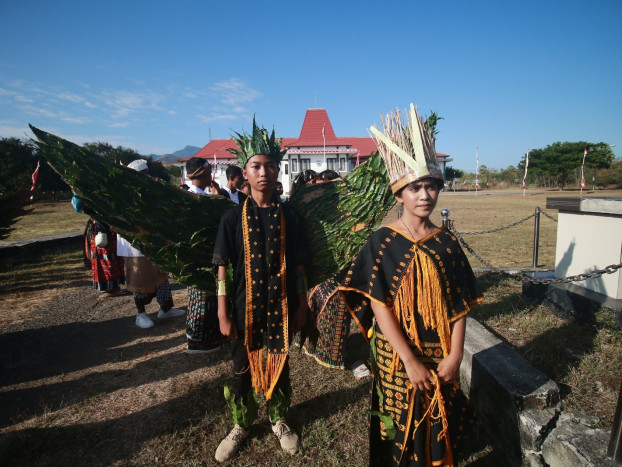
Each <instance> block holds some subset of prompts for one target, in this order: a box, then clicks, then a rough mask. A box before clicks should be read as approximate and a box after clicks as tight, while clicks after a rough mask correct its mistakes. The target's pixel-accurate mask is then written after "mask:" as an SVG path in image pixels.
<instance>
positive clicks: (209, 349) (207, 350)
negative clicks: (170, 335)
mask: <svg viewBox="0 0 622 467" xmlns="http://www.w3.org/2000/svg"><path fill="white" fill-rule="evenodd" d="M221 347H222V345H220V344H218V345H215V346H209V347H206V348H204V349H186V353H187V354H195V353H215V352H218V351H219V350H220V349H221Z"/></svg>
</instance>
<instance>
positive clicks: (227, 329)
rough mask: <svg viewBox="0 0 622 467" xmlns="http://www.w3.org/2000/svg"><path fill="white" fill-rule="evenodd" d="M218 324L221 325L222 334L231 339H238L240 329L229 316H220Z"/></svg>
mask: <svg viewBox="0 0 622 467" xmlns="http://www.w3.org/2000/svg"><path fill="white" fill-rule="evenodd" d="M218 322H219V324H220V333H221V334H222V335H223V336H225V337H228V338H229V339H237V338H238V328H237V327H236V325H235V323H234V322H233V320H232V319H231V317H230V316H229V315H228V314H222V315H221V314H220V313H219V314H218Z"/></svg>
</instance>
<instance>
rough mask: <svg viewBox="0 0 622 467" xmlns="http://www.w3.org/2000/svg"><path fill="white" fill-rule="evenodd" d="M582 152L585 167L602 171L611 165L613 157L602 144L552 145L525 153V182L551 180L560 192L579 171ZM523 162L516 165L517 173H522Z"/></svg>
mask: <svg viewBox="0 0 622 467" xmlns="http://www.w3.org/2000/svg"><path fill="white" fill-rule="evenodd" d="M586 148H587V150H588V155H587V157H586V158H585V167H587V168H593V169H602V168H607V167H609V166H610V165H611V162H612V161H613V158H614V154H613V151H612V150H611V147H610V146H609V145H608V144H606V143H587V142H585V141H578V142H575V143H572V142H567V141H566V142H563V143H561V142H556V143H553V144H551V145H549V146H547V147H546V148H544V149H534V150H532V151H531V152H530V153H529V170H528V178H529V179H533V178H534V177H543V178H547V177H553V178H554V179H555V180H556V183H557V186H558V187H559V189H560V190H563V189H564V187H565V186H566V184H567V183H568V178H569V176H570V174H571V173H573V171H574V170H576V169H580V168H581V164H582V162H583V154H584V150H585V149H586ZM525 159H526V155H525V156H523V159H522V160H521V162H520V163H519V164H518V168H519V170H525Z"/></svg>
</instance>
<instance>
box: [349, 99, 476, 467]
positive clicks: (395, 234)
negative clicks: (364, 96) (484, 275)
mask: <svg viewBox="0 0 622 467" xmlns="http://www.w3.org/2000/svg"><path fill="white" fill-rule="evenodd" d="M383 127H384V133H381V132H380V131H379V130H377V129H376V128H374V127H372V128H371V131H372V132H373V133H374V135H375V137H376V141H377V144H378V149H379V151H380V154H381V155H382V157H383V160H384V161H385V165H386V167H387V171H388V173H389V179H390V184H391V189H392V191H393V193H394V195H395V197H396V199H397V201H398V202H399V203H400V204H402V205H403V215H402V217H401V218H400V219H398V220H397V221H394V222H392V223H391V224H389V225H387V226H385V227H382V228H380V229H379V230H377V231H376V232H375V233H374V234H373V235H372V236H371V237H370V239H369V241H368V242H367V244H366V245H365V246H364V247H363V248H362V250H361V251H360V253H359V254H358V256H357V258H356V259H355V260H354V262H353V263H352V265H351V267H350V270H349V271H348V273H347V275H346V278H345V279H344V281H343V284H342V286H341V287H340V291H341V293H342V294H343V295H344V299H345V300H346V304H347V306H348V309H349V310H350V311H351V313H352V315H353V317H354V319H355V320H356V322H357V323H358V324H359V326H360V327H361V329H362V330H363V332H364V333H365V335H366V336H368V337H369V338H370V345H371V350H372V364H373V373H374V379H373V390H372V409H371V419H370V464H371V465H390V464H393V465H399V466H404V465H408V466H430V465H435V466H436V465H443V466H445V465H453V462H454V460H453V454H454V451H455V449H456V448H457V447H458V446H459V444H460V442H461V440H462V438H463V437H464V434H465V433H466V432H467V428H468V426H469V425H471V424H472V423H473V419H474V414H473V412H472V410H470V406H469V404H468V401H467V400H466V398H465V396H464V394H463V393H462V392H461V390H460V386H459V381H458V380H459V369H460V362H461V360H462V354H463V347H464V333H465V324H466V314H467V313H468V312H469V311H470V310H471V309H472V308H473V307H474V306H476V305H477V304H479V303H480V302H481V301H482V296H481V294H480V292H479V290H478V287H477V284H476V279H475V277H474V275H473V272H472V270H471V267H470V266H469V263H468V261H467V259H466V257H465V255H464V253H463V251H462V249H461V248H460V246H459V243H458V241H457V239H456V237H455V236H454V235H452V234H451V232H449V231H448V230H447V229H446V228H445V227H441V228H439V227H438V226H436V225H434V223H433V222H432V221H431V220H430V215H431V214H432V211H433V210H434V208H435V206H436V202H437V199H438V194H439V191H440V189H441V188H442V186H443V177H442V174H441V172H440V170H439V167H438V165H437V163H436V154H435V150H434V141H433V136H432V134H431V132H430V131H428V130H427V129H426V127H425V124H424V123H423V121H422V120H421V119H420V118H419V116H418V115H417V112H416V110H415V109H414V107H413V106H412V105H411V110H410V112H409V113H407V112H404V113H400V112H399V111H398V112H395V113H393V114H392V115H389V116H387V117H386V118H385V120H384V122H383Z"/></svg>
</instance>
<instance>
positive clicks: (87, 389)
mask: <svg viewBox="0 0 622 467" xmlns="http://www.w3.org/2000/svg"><path fill="white" fill-rule="evenodd" d="M77 263H79V262H77ZM58 267H59V268H60V267H65V268H66V265H59V266H58ZM75 268H76V273H75V274H74V276H73V278H72V279H71V280H69V281H67V282H65V283H62V284H58V283H57V284H54V285H53V286H50V284H49V278H47V277H40V278H36V277H35V278H31V279H30V280H28V281H26V280H24V281H23V282H22V281H20V280H17V281H14V282H16V285H13V284H11V287H10V288H11V290H10V292H9V293H6V290H5V291H4V292H3V293H2V294H0V300H2V302H3V303H0V310H1V313H0V352H1V354H2V359H0V465H28V466H31V465H63V464H69V465H76V464H79V465H145V464H146V465H154V464H159V465H212V464H213V463H214V461H213V453H214V451H215V449H216V446H217V445H218V442H219V441H220V439H221V438H222V437H223V436H224V435H225V434H226V433H227V432H228V430H229V429H230V428H231V427H230V420H229V418H228V417H227V416H226V414H227V413H228V409H227V407H226V403H225V400H224V397H223V392H222V391H223V389H222V388H223V385H224V384H226V382H227V381H228V379H229V374H230V371H231V370H230V359H229V348H228V346H226V345H225V347H224V348H223V349H222V350H221V351H219V352H218V353H215V354H210V355H204V354H199V355H188V354H186V353H185V352H184V350H185V348H186V337H185V331H186V322H185V317H183V316H182V317H176V318H170V319H166V320H157V319H156V318H155V315H156V314H157V310H158V308H159V306H158V305H157V303H156V301H155V300H154V301H153V302H152V303H151V304H150V305H148V307H147V312H148V313H149V314H150V316H151V317H152V318H153V319H154V321H156V325H155V327H153V328H151V329H141V328H138V327H137V326H135V324H134V320H135V313H136V309H135V306H134V301H133V297H132V295H131V294H130V293H129V292H126V291H124V293H123V294H122V295H120V296H118V297H114V298H107V299H101V298H100V293H99V292H97V291H95V290H94V289H92V285H91V282H90V280H89V274H88V272H87V271H86V270H85V269H83V267H82V265H81V264H78V265H76V266H75ZM52 269H53V268H52ZM78 269H79V270H78ZM50 274H52V275H53V274H54V272H53V271H52V272H51V273H50ZM172 289H173V299H174V303H175V306H176V307H178V308H184V309H187V291H186V287H185V286H183V285H181V284H176V283H174V282H172ZM35 297H37V298H35ZM20 303H22V304H24V303H25V304H26V306H19V304H20ZM357 338H358V339H357ZM351 343H353V344H355V345H351V354H350V358H351V359H358V358H362V359H365V358H366V357H367V354H368V347H367V345H366V343H365V342H364V340H363V339H362V336H360V333H358V336H355V338H354V340H351ZM291 359H292V360H291V377H292V385H293V386H294V387H295V388H302V389H300V390H297V391H294V395H293V400H292V410H291V413H292V417H293V418H294V419H295V420H296V421H295V422H294V423H293V425H294V427H295V428H296V429H298V430H301V431H305V436H306V440H307V446H306V450H305V454H304V455H303V456H302V457H300V458H298V459H297V462H298V463H299V465H315V462H316V460H317V456H318V455H319V456H320V458H321V456H322V455H326V454H325V451H326V448H325V446H324V447H322V446H314V445H313V444H312V442H313V441H312V440H315V439H318V437H319V436H324V434H323V431H322V430H325V429H326V423H330V424H331V426H332V427H333V428H332V429H335V430H339V429H340V428H339V426H340V425H341V423H348V424H354V425H357V426H360V427H361V428H362V429H361V430H360V432H359V430H357V432H356V433H353V434H352V435H351V436H354V437H355V442H353V443H348V444H347V445H346V446H345V447H338V450H339V451H340V452H341V454H342V455H344V456H346V457H345V458H344V459H345V464H342V465H346V464H348V465H357V464H360V462H363V459H365V456H366V453H365V452H361V449H360V446H361V445H362V446H365V445H366V429H365V428H366V421H365V419H366V416H365V412H366V409H367V400H368V398H367V392H368V390H369V386H368V380H367V381H365V380H362V381H357V380H356V379H355V378H354V377H353V376H352V373H351V372H345V371H339V370H332V369H328V368H324V367H322V366H320V365H318V364H317V363H316V362H315V361H314V360H313V359H312V358H309V357H307V356H305V355H304V354H303V353H301V352H299V351H298V349H297V348H295V349H293V351H292V352H291ZM310 373H312V374H313V375H314V380H313V381H309V379H308V375H309V374H310ZM343 411H346V412H347V413H348V415H347V418H344V416H343V414H344V412H343ZM261 417H263V418H265V414H264V413H261V414H260V418H261ZM333 420H335V421H333ZM303 427H304V428H303ZM316 431H319V434H317V435H316V434H315V432H316ZM273 438H274V439H273ZM276 443H278V441H277V440H276V438H275V437H274V436H273V435H272V434H271V431H270V429H269V427H266V426H265V424H261V423H260V424H258V425H257V426H256V427H254V432H253V436H252V437H251V440H250V441H249V442H248V445H247V447H246V448H245V449H244V450H243V452H241V453H240V455H239V457H238V458H236V462H241V463H242V464H244V465H289V464H290V463H291V459H290V458H288V456H287V454H285V453H283V452H282V451H281V450H280V449H279V448H278V445H277V444H276ZM357 446H358V447H357ZM348 450H350V451H351V453H348ZM328 452H329V454H331V451H328ZM275 453H276V454H275ZM318 453H319V454H318ZM331 455H332V454H331ZM347 459H350V461H351V462H354V464H351V463H350V461H348V460H347ZM268 463H269V464H268ZM337 464H340V463H339V462H338V463H337ZM335 465H336V464H335Z"/></svg>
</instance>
